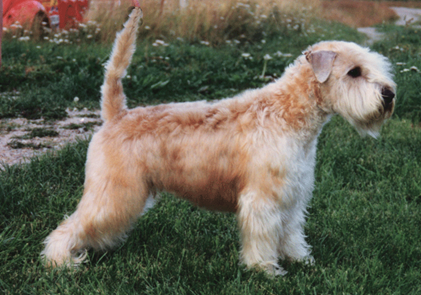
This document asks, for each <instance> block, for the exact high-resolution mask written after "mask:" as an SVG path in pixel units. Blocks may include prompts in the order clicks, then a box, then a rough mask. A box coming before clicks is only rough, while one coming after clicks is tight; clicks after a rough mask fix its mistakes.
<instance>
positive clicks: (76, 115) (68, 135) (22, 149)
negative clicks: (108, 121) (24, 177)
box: [0, 109, 102, 169]
mask: <svg viewBox="0 0 421 295" xmlns="http://www.w3.org/2000/svg"><path fill="white" fill-rule="evenodd" d="M66 112H67V115H68V117H67V118H65V119H63V120H59V121H50V120H48V121H46V120H44V119H39V120H28V119H25V118H12V119H2V120H1V122H0V163H5V164H9V165H13V164H19V163H24V162H29V161H30V158H31V157H33V156H36V155H41V154H43V153H45V152H46V151H51V150H53V151H54V150H58V149H60V148H62V147H63V146H65V145H66V144H68V143H71V142H75V141H76V140H77V139H83V138H87V137H88V136H89V135H91V134H93V133H94V132H96V131H98V130H99V128H100V126H101V124H102V120H101V118H100V115H99V111H88V110H83V111H78V110H69V109H68V110H66ZM1 167H2V165H0V169H1Z"/></svg>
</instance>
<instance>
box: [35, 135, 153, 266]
mask: <svg viewBox="0 0 421 295" xmlns="http://www.w3.org/2000/svg"><path fill="white" fill-rule="evenodd" d="M94 142H95V139H93V143H94ZM94 147H95V145H94V144H91V146H90V148H89V155H88V159H89V160H88V163H87V165H86V180H85V190H84V194H83V196H82V199H81V201H80V203H79V204H78V207H77V210H76V212H74V213H73V214H72V215H71V216H70V217H69V218H67V219H66V220H64V221H63V222H62V223H61V224H60V225H59V227H58V228H57V229H56V230H54V231H53V232H52V233H51V234H50V235H49V236H48V237H47V239H46V240H45V242H44V244H45V249H44V251H43V252H42V256H44V257H45V258H46V260H47V262H48V264H52V265H53V266H54V264H57V265H61V264H77V263H80V262H81V261H82V260H83V259H84V255H83V253H84V251H85V250H86V249H89V248H94V249H96V250H105V249H109V248H111V247H113V246H115V245H116V244H118V243H120V242H121V241H123V240H124V238H125V237H126V234H127V232H128V231H129V230H130V228H131V226H132V224H133V223H134V222H135V221H136V219H137V218H138V217H139V216H140V215H141V214H142V212H143V209H144V207H145V204H146V202H147V199H148V196H149V192H150V191H149V187H148V185H147V184H146V181H144V180H142V174H141V171H139V169H138V167H137V166H136V164H135V163H123V162H119V163H117V162H116V163H113V164H115V165H114V168H113V166H111V165H110V163H109V162H107V161H105V160H104V159H103V158H102V157H101V155H100V152H99V150H98V149H95V148H94ZM93 154H95V155H96V157H94V156H93ZM123 170H124V173H122V171H123Z"/></svg>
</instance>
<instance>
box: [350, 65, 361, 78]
mask: <svg viewBox="0 0 421 295" xmlns="http://www.w3.org/2000/svg"><path fill="white" fill-rule="evenodd" d="M348 76H351V77H352V78H357V77H359V76H361V68H360V67H355V68H353V69H352V70H350V71H349V72H348Z"/></svg>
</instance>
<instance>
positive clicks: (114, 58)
mask: <svg viewBox="0 0 421 295" xmlns="http://www.w3.org/2000/svg"><path fill="white" fill-rule="evenodd" d="M133 3H134V4H135V8H134V9H133V11H132V12H131V14H130V16H129V19H128V20H127V22H126V23H125V24H124V29H123V30H121V31H120V32H119V33H117V37H116V40H115V42H114V47H113V50H112V53H111V57H110V60H109V61H108V62H107V64H106V66H105V80H104V84H103V85H102V87H101V93H102V98H101V117H102V119H103V120H104V121H109V120H112V119H113V118H114V117H116V116H117V115H118V114H119V113H120V112H122V111H123V110H124V109H126V96H125V94H124V92H123V84H122V82H121V79H122V78H123V77H124V76H125V75H126V70H127V67H128V66H129V64H130V61H131V59H132V56H133V53H134V51H135V49H136V46H135V41H136V35H137V31H138V28H139V23H140V20H141V19H142V17H143V13H142V10H141V9H140V7H139V5H138V2H137V0H134V1H133ZM136 3H137V4H136Z"/></svg>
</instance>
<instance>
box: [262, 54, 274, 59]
mask: <svg viewBox="0 0 421 295" xmlns="http://www.w3.org/2000/svg"><path fill="white" fill-rule="evenodd" d="M263 59H264V60H271V59H272V57H271V56H270V55H269V54H267V53H266V54H265V56H264V57H263Z"/></svg>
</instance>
